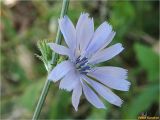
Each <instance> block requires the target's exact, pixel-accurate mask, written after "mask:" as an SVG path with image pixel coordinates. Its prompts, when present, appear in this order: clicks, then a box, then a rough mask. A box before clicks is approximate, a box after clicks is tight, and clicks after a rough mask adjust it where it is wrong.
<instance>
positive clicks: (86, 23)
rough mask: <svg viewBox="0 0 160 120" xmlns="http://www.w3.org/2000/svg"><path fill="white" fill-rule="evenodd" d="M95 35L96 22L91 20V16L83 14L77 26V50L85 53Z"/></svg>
mask: <svg viewBox="0 0 160 120" xmlns="http://www.w3.org/2000/svg"><path fill="white" fill-rule="evenodd" d="M93 34H94V22H93V19H90V18H89V14H87V13H84V14H81V15H80V17H79V20H78V23H77V26H76V37H77V48H78V49H79V46H80V51H81V52H83V51H84V50H85V49H86V47H87V46H88V44H89V42H90V41H91V38H92V36H93Z"/></svg>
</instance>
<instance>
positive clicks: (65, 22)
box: [59, 16, 76, 51]
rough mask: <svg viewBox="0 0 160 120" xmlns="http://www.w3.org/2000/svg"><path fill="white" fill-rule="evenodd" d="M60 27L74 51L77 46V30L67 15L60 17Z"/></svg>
mask: <svg viewBox="0 0 160 120" xmlns="http://www.w3.org/2000/svg"><path fill="white" fill-rule="evenodd" d="M59 27H60V30H61V32H62V34H63V36H64V39H65V41H66V43H67V45H68V47H69V48H70V49H72V51H74V50H75V47H76V30H75V28H74V25H73V23H72V22H71V20H70V19H69V18H68V17H67V16H64V17H63V18H61V19H59Z"/></svg>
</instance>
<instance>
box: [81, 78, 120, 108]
mask: <svg viewBox="0 0 160 120" xmlns="http://www.w3.org/2000/svg"><path fill="white" fill-rule="evenodd" d="M83 79H84V80H85V81H86V82H87V83H88V84H90V85H91V86H92V87H93V88H94V89H95V90H96V92H97V93H98V94H99V95H101V96H102V97H103V98H104V99H106V100H107V101H108V102H110V103H111V104H114V105H116V106H121V104H122V102H123V101H122V100H121V99H120V98H119V97H118V96H117V95H116V94H114V93H113V92H112V91H111V90H110V89H109V88H107V87H106V86H104V85H102V84H100V83H99V82H96V81H95V80H92V79H90V78H88V77H87V76H83Z"/></svg>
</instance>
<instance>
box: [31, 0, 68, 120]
mask: <svg viewBox="0 0 160 120" xmlns="http://www.w3.org/2000/svg"><path fill="white" fill-rule="evenodd" d="M68 6H69V0H63V5H62V10H61V16H60V17H61V18H62V17H63V16H64V15H65V14H66V13H67V10H68ZM61 41H62V34H61V32H60V28H58V31H57V36H56V43H57V44H61ZM57 58H58V55H57V54H54V56H53V64H55V63H56V59H57ZM50 83H51V82H50V81H49V80H46V82H45V85H44V87H43V90H42V93H41V95H40V98H39V101H38V104H37V106H36V109H35V112H34V114H33V118H32V120H37V119H38V117H39V115H40V112H41V110H42V106H43V104H44V101H45V99H46V96H47V93H48V90H49V87H50Z"/></svg>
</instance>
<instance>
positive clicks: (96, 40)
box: [86, 22, 112, 56]
mask: <svg viewBox="0 0 160 120" xmlns="http://www.w3.org/2000/svg"><path fill="white" fill-rule="evenodd" d="M111 31H112V27H111V26H110V25H109V24H108V23H107V22H104V23H102V24H101V25H100V26H99V27H98V28H97V30H96V31H95V33H94V36H93V39H92V41H91V42H90V44H89V46H88V48H87V50H86V54H88V55H89V56H90V55H92V54H93V53H95V52H97V51H98V50H99V49H100V48H101V47H103V45H104V44H105V43H106V41H107V38H108V36H109V35H110V33H111Z"/></svg>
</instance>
